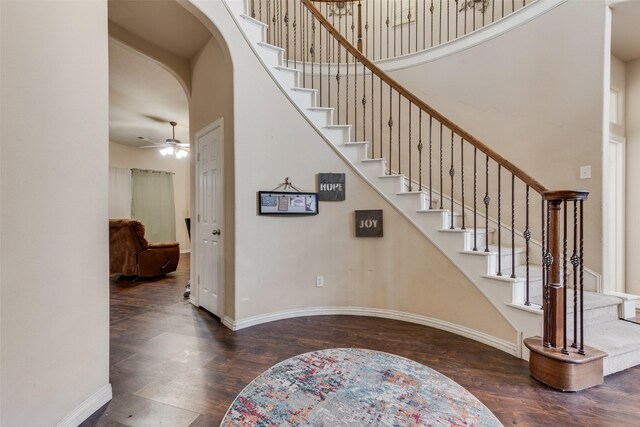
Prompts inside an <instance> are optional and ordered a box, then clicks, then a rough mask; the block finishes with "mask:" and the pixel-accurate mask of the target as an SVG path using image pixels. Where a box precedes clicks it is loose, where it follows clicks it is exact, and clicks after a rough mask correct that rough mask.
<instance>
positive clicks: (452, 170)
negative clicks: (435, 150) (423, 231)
mask: <svg viewBox="0 0 640 427" xmlns="http://www.w3.org/2000/svg"><path fill="white" fill-rule="evenodd" d="M453 136H454V133H453V131H451V157H450V162H449V163H450V165H451V167H450V168H449V176H450V177H451V193H450V194H451V197H450V198H451V213H450V215H451V224H450V227H449V229H450V230H453V229H454V227H453V178H454V176H455V174H456V170H455V168H454V167H453Z"/></svg>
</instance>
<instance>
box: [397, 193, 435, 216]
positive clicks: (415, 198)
mask: <svg viewBox="0 0 640 427" xmlns="http://www.w3.org/2000/svg"><path fill="white" fill-rule="evenodd" d="M395 202H396V204H397V205H398V206H399V207H400V208H401V209H404V210H405V211H414V212H415V211H418V210H424V209H426V208H427V207H428V206H429V200H428V198H427V195H426V194H424V193H403V194H401V195H398V194H396V197H395Z"/></svg>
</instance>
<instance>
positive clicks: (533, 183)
mask: <svg viewBox="0 0 640 427" xmlns="http://www.w3.org/2000/svg"><path fill="white" fill-rule="evenodd" d="M316 1H320V2H327V0H316ZM302 2H303V4H304V5H305V6H306V7H307V9H308V10H309V11H310V12H311V14H312V15H313V16H314V17H315V18H316V19H317V20H318V21H319V22H320V24H321V25H322V26H323V27H325V28H326V29H327V31H329V33H331V35H332V36H333V37H334V38H335V39H336V40H337V41H338V43H340V44H341V45H342V46H343V47H344V48H345V49H346V50H347V51H349V53H351V54H352V55H353V56H354V57H355V58H356V59H357V60H358V61H359V62H360V63H362V64H364V66H365V67H367V68H368V69H369V70H370V71H371V72H372V73H373V74H375V75H376V76H377V77H378V78H380V79H381V80H382V81H384V82H385V83H386V84H387V85H389V86H390V87H392V88H393V89H394V90H396V91H397V92H398V93H400V95H402V96H404V97H405V98H406V99H408V100H409V101H410V102H411V103H412V104H414V105H416V106H417V107H418V108H420V109H422V110H423V111H425V112H426V113H428V114H429V115H430V116H432V117H433V118H435V119H436V120H437V121H438V122H440V123H442V124H443V125H445V126H446V127H448V128H449V129H451V131H453V132H455V133H456V134H457V135H459V136H461V137H462V138H463V139H464V140H465V141H467V142H469V143H470V144H472V145H473V146H475V147H476V148H477V149H478V150H480V151H481V152H483V153H484V154H486V155H487V156H489V157H490V158H491V159H493V160H494V161H495V162H497V163H498V164H500V165H502V167H504V168H505V169H507V170H508V171H509V172H511V173H512V174H513V175H515V176H517V177H518V178H519V179H520V180H522V181H523V182H524V183H525V184H527V185H528V186H529V187H531V188H532V189H533V190H534V191H536V192H538V193H540V194H542V193H543V192H546V191H548V190H547V188H546V187H545V186H544V185H542V184H541V183H540V182H538V181H537V180H535V179H534V178H532V177H531V176H530V175H528V174H527V173H525V172H524V171H523V170H522V169H520V168H519V167H517V166H516V165H514V164H513V163H511V162H510V161H508V160H507V159H505V158H504V157H502V156H501V155H500V154H498V153H496V152H495V151H494V150H492V149H491V148H489V147H488V146H487V145H485V144H484V143H482V142H480V140H478V139H477V138H475V137H474V136H473V135H471V134H470V133H469V132H467V131H465V130H464V129H462V128H461V127H460V126H458V125H456V124H455V123H453V122H452V121H451V120H449V119H447V118H446V117H444V116H443V115H442V114H440V113H439V112H438V111H436V110H435V109H433V108H432V107H430V106H429V105H427V104H426V103H425V102H424V101H422V100H421V99H420V98H418V97H416V96H415V95H414V94H413V93H411V92H410V91H408V90H407V89H406V88H405V87H404V86H402V85H401V84H400V83H398V82H397V81H396V80H394V79H393V78H391V76H389V75H388V74H387V73H385V72H384V71H382V70H381V69H380V68H379V67H378V66H377V65H375V64H374V63H373V62H371V61H370V60H369V59H368V58H367V57H366V56H364V54H362V53H361V52H360V51H359V50H358V49H357V48H356V47H355V46H353V45H352V44H351V43H350V42H349V41H348V40H347V39H346V38H345V37H344V36H343V35H342V34H340V32H339V31H338V30H336V29H335V28H334V27H333V25H331V23H330V22H329V21H328V20H327V19H326V18H325V17H324V15H322V13H321V12H320V11H319V10H318V9H317V8H316V7H315V6H314V5H313V1H312V0H302ZM328 2H331V0H329V1H328Z"/></svg>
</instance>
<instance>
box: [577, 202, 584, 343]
mask: <svg viewBox="0 0 640 427" xmlns="http://www.w3.org/2000/svg"><path fill="white" fill-rule="evenodd" d="M579 203H580V349H579V350H578V353H580V354H581V355H583V356H584V355H585V351H584V206H583V203H584V200H582V199H580V202H579Z"/></svg>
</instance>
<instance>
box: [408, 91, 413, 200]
mask: <svg viewBox="0 0 640 427" xmlns="http://www.w3.org/2000/svg"><path fill="white" fill-rule="evenodd" d="M411 107H412V103H411V101H409V145H408V151H409V191H411V190H412V182H411V179H412V176H411V152H412V151H413V150H412V147H413V145H412V144H411Z"/></svg>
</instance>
